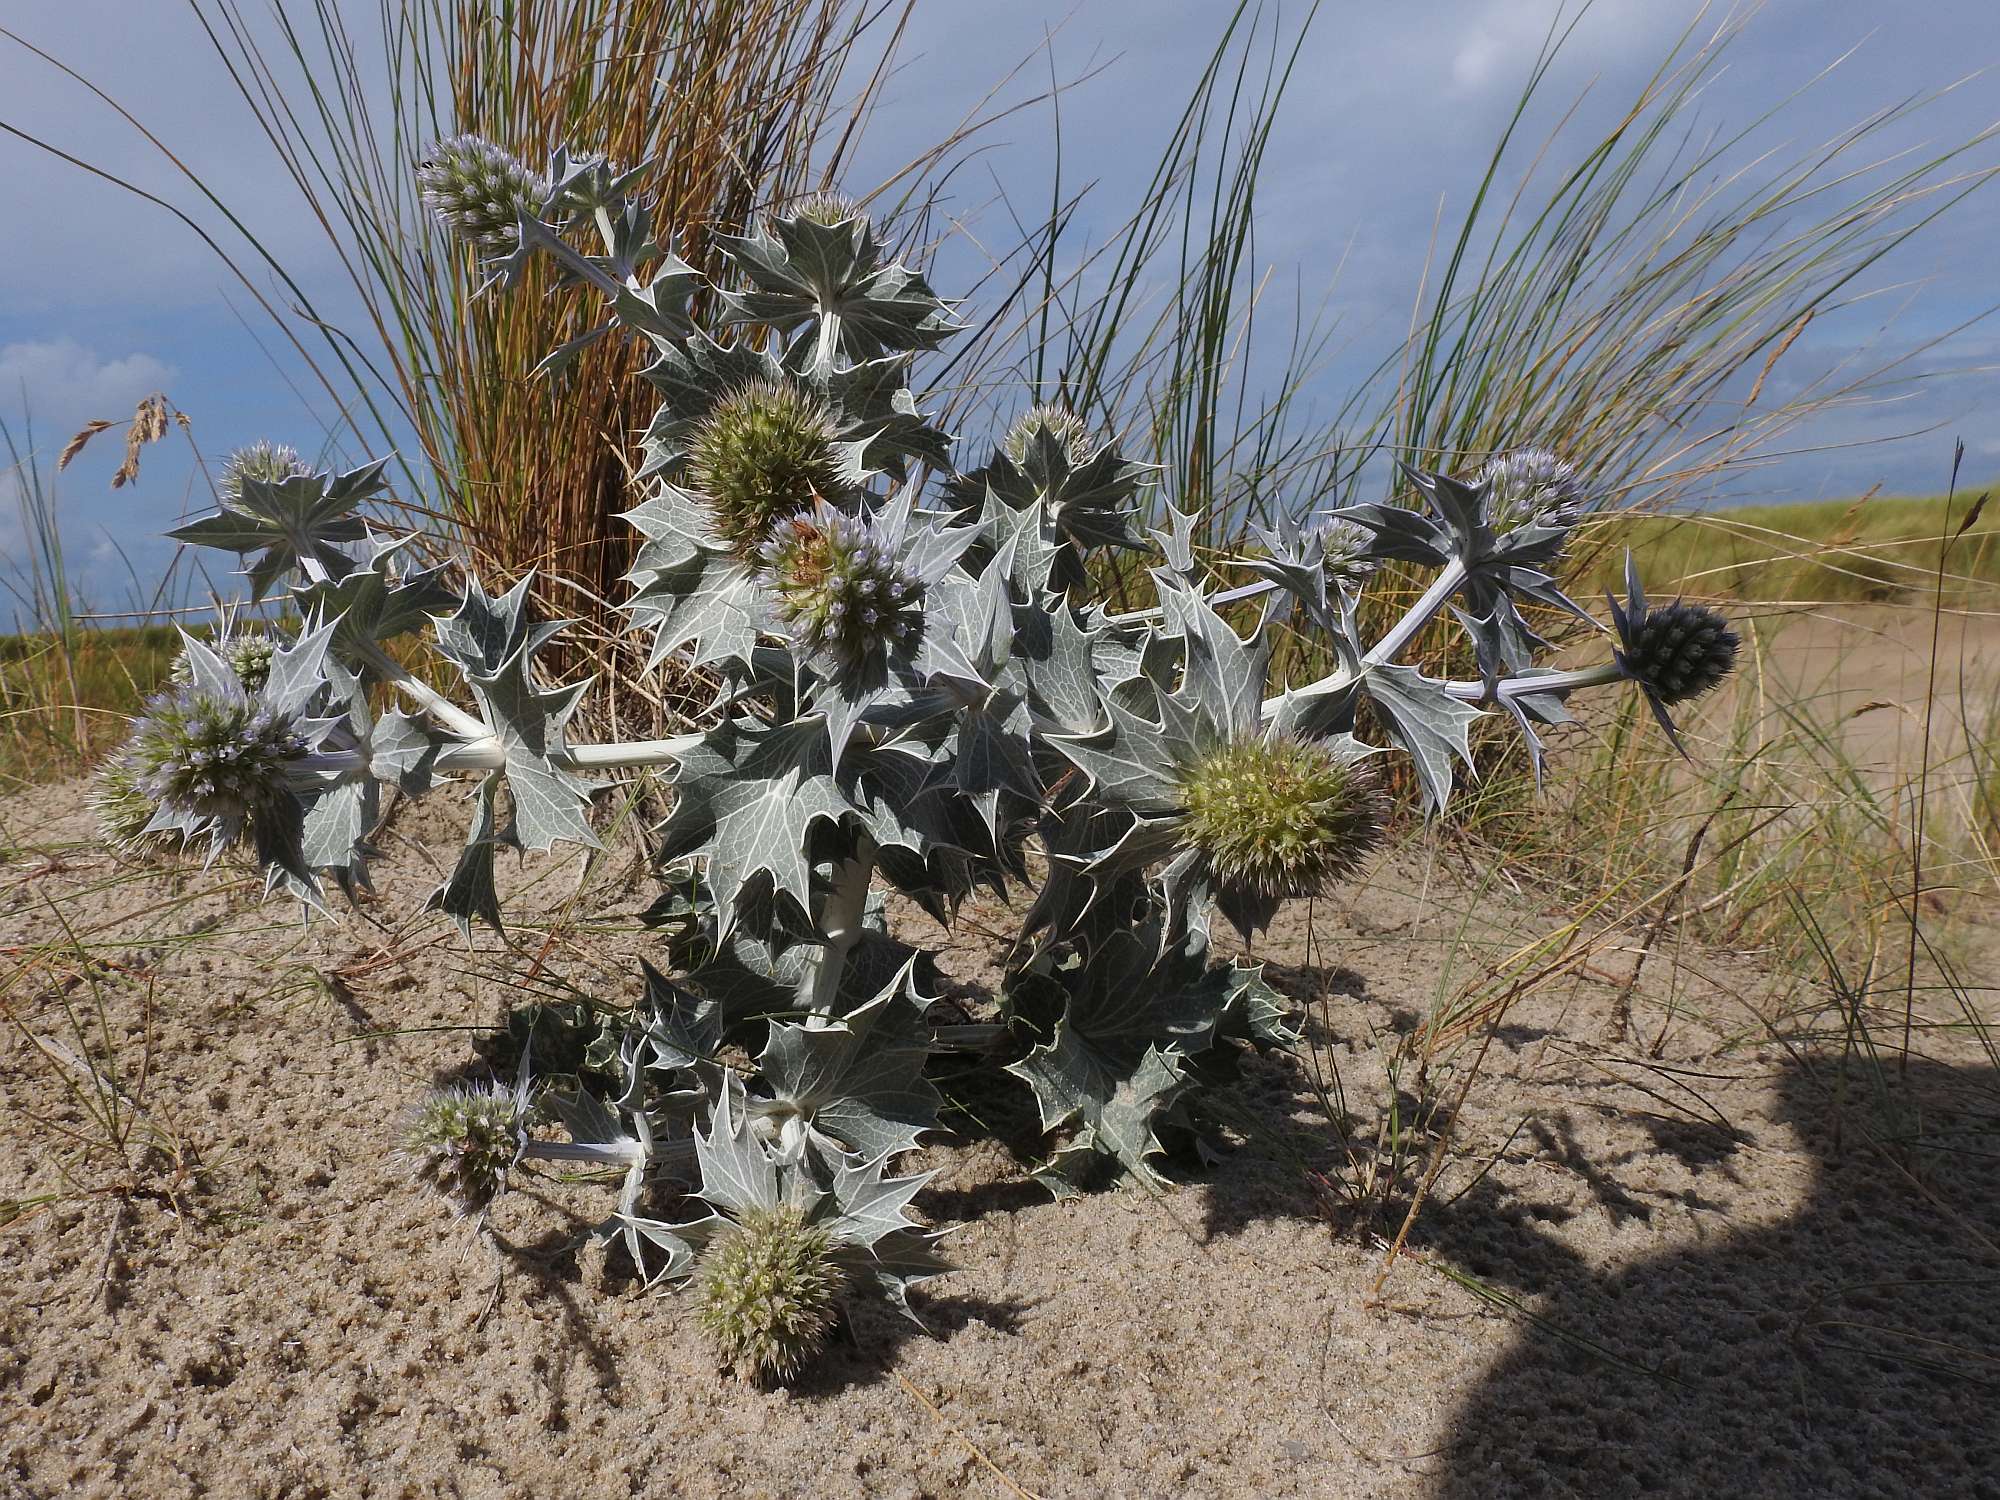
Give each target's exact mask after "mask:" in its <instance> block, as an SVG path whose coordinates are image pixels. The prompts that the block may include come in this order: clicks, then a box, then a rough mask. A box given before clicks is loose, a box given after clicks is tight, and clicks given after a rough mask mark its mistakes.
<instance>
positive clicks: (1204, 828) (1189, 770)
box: [1178, 736, 1384, 903]
mask: <svg viewBox="0 0 2000 1500" xmlns="http://www.w3.org/2000/svg"><path fill="white" fill-rule="evenodd" d="M1178 780H1179V783H1180V793H1181V824H1180V843H1181V846H1182V847H1183V848H1184V849H1190V850H1194V851H1196V852H1198V853H1199V854H1200V855H1201V856H1202V857H1203V858H1204V859H1205V860H1206V862H1207V865H1208V869H1209V872H1210V875H1211V878H1212V879H1213V880H1214V882H1215V884H1216V885H1217V886H1219V887H1221V888H1223V889H1224V890H1227V891H1235V892H1239V893H1241V894H1242V895H1244V896H1246V897H1248V898H1250V899H1251V900H1253V901H1257V902H1260V903H1261V902H1269V901H1281V900H1286V899H1288V898H1290V897H1294V896H1310V895H1315V894H1318V893H1319V892H1321V891H1324V890H1325V889H1326V888H1327V887H1328V886H1330V885H1332V884H1333V883H1335V882H1336V881H1339V880H1341V879H1343V878H1345V877H1346V876H1348V875H1351V874H1353V873H1354V871H1355V869H1356V868H1358V867H1359V865H1360V864H1361V861H1362V860H1363V859H1364V858H1365V857H1366V856H1367V854H1368V853H1369V851H1370V850H1372V849H1373V848H1374V847H1375V845H1376V844H1377V843H1378V842H1379V841H1380V840H1381V837H1382V820H1383V813H1384V805H1383V800H1382V795H1381V792H1380V790H1379V789H1378V788H1377V786H1376V782H1375V778H1374V776H1373V774H1372V773H1371V772H1370V771H1369V769H1368V768H1367V767H1366V766H1365V765H1364V764H1363V763H1361V762H1360V761H1357V760H1353V759H1350V758H1346V757H1343V756H1341V755H1340V754H1338V753H1337V752H1336V751H1335V750H1333V749H1332V748H1331V747H1329V746H1326V745H1323V744H1318V743H1314V742H1312V741H1308V740H1298V739H1290V738H1287V737H1284V736H1278V737H1274V738H1268V739H1267V738H1262V737H1245V738H1239V739H1235V740H1229V741H1224V742H1222V743H1221V744H1218V745H1217V746H1216V747H1215V748H1213V749H1212V750H1209V751H1207V752H1205V753H1203V754H1201V755H1199V756H1197V757H1195V758H1194V759H1192V760H1190V761H1189V762H1188V763H1187V764H1185V765H1184V766H1182V767H1181V768H1180V769H1179V772H1178Z"/></svg>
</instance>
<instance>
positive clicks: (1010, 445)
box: [1000, 402, 1098, 467]
mask: <svg viewBox="0 0 2000 1500" xmlns="http://www.w3.org/2000/svg"><path fill="white" fill-rule="evenodd" d="M1044 433H1046V434H1047V435H1048V436H1049V437H1051V438H1053V439H1055V442H1056V446H1057V447H1058V448H1060V449H1061V450H1062V452H1063V455H1064V456H1065V457H1066V458H1067V459H1068V460H1069V462H1070V464H1071V466H1072V467H1076V466H1080V465H1082V464H1085V463H1088V462H1089V461H1090V456H1091V455H1092V454H1093V453H1095V452H1096V451H1097V448H1098V444H1097V443H1096V442H1095V441H1094V440H1093V439H1092V437H1091V434H1090V426H1089V424H1088V423H1086V422H1085V421H1084V420H1083V418H1082V417H1079V416H1078V415H1077V414H1076V413H1075V412H1073V411H1071V410H1070V409H1069V408H1068V407H1066V406H1063V405H1061V404H1059V403H1056V402H1048V403H1045V404H1043V405H1041V406H1035V407H1030V408H1029V409H1028V410H1027V411H1025V412H1023V413H1022V414H1021V415H1020V416H1019V417H1017V418H1015V420H1014V425H1013V426H1012V427H1009V428H1008V429H1007V435H1006V436H1005V437H1004V438H1002V439H1001V440H1000V451H1001V452H1002V453H1004V454H1006V455H1007V456H1008V457H1009V458H1011V459H1012V460H1013V461H1014V462H1015V463H1016V464H1025V463H1026V462H1027V461H1028V454H1029V452H1030V450H1031V449H1032V447H1033V445H1034V444H1035V442H1036V441H1037V439H1038V438H1040V437H1041V435H1042V434H1044Z"/></svg>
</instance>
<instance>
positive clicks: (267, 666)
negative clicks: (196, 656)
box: [168, 633, 278, 693]
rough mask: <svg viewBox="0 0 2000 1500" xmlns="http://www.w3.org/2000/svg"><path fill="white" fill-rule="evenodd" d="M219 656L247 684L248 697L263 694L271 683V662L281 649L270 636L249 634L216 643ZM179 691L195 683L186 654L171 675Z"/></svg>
mask: <svg viewBox="0 0 2000 1500" xmlns="http://www.w3.org/2000/svg"><path fill="white" fill-rule="evenodd" d="M215 652H216V655H218V656H220V657H221V658H222V659H223V660H224V661H226V662H228V663H229V669H230V670H231V671H232V672H234V673H235V674H236V680H237V681H238V682H240V683H242V684H243V690H244V691H245V692H247V693H261V692H262V691H263V690H264V684H265V683H267V682H269V681H270V680H271V659H272V658H273V657H274V656H276V655H277V653H278V648H277V646H276V645H275V644H274V643H273V642H272V640H271V638H270V637H269V636H268V635H262V634H256V633H251V634H245V635H231V636H224V637H223V638H222V640H220V641H219V642H217V643H216V647H215ZM168 675H169V677H170V678H171V680H172V681H173V684H174V685H175V686H176V687H188V686H191V685H192V684H193V682H194V663H193V662H191V661H189V660H188V654H187V652H185V651H183V652H182V653H181V654H180V655H179V656H176V657H175V658H174V665H173V669H172V671H171V672H170V673H169V674H168Z"/></svg>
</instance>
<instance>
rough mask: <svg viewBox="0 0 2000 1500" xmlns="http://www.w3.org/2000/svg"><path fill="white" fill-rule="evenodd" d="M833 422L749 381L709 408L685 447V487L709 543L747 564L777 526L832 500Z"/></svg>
mask: <svg viewBox="0 0 2000 1500" xmlns="http://www.w3.org/2000/svg"><path fill="white" fill-rule="evenodd" d="M834 444H835V434H834V426H833V418H832V416H831V414H830V413H829V412H828V411H827V409H826V407H825V406H824V405H822V404H821V403H820V402H819V401H818V400H816V399H814V398H813V397H812V396H810V395H808V394H807V393H806V392H805V391H803V390H800V389H799V388H798V387H797V386H795V385H791V384H789V383H787V382H781V381H757V382H754V383H752V384H750V385H747V386H744V387H743V388H742V389H740V390H738V391H736V392H734V393H733V394H731V395H729V396H726V397H724V398H723V399H722V400H721V401H719V402H717V403H716V406H715V409H714V410H713V411H711V412H710V413H709V414H708V416H707V417H706V418H705V419H704V420H703V421H702V423H701V425H700V426H699V427H698V428H696V429H695V432H694V436H693V439H692V441H691V442H690V444H689V447H688V483H689V486H690V487H691V488H692V489H693V490H694V491H695V492H696V493H697V494H699V495H700V496H701V498H702V499H703V500H704V501H705V502H706V503H707V505H708V509H709V513H710V517H711V520H712V523H713V525H714V528H715V532H716V535H717V536H718V537H720V538H721V539H722V540H723V541H724V542H726V543H728V545H729V548H730V550H731V551H733V552H734V553H735V554H736V555H737V556H738V557H741V558H745V559H747V558H749V557H751V556H752V555H753V554H754V553H755V552H756V551H757V549H758V548H759V547H760V546H762V545H763V543H764V541H765V540H766V538H768V537H769V536H770V535H771V533H772V530H773V529H774V528H775V527H776V526H778V524H779V523H780V522H783V521H788V520H790V519H791V518H792V517H794V516H797V515H800V514H802V513H803V512H805V511H808V510H810V509H812V507H813V506H814V505H815V504H816V503H817V502H818V501H819V500H821V499H822V498H828V497H831V496H834V495H837V494H839V493H840V491H841V490H842V488H843V485H842V482H841V466H840V459H839V455H838V454H837V452H836V451H835V446H834Z"/></svg>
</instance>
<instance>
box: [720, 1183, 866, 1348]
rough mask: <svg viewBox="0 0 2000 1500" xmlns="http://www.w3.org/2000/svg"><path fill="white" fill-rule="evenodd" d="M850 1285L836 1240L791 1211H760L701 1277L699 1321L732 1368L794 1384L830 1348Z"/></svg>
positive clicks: (747, 1218)
mask: <svg viewBox="0 0 2000 1500" xmlns="http://www.w3.org/2000/svg"><path fill="white" fill-rule="evenodd" d="M844 1284H845V1278H844V1277H843V1275H842V1274H841V1270H840V1267H839V1266H838V1265H836V1264H835V1263H834V1260H833V1237H832V1236H831V1235H830V1234H829V1233H828V1232H827V1231H826V1230H825V1229H824V1228H822V1227H820V1226H819V1225H816V1224H813V1223H810V1222H808V1220H807V1219H806V1216H805V1215H804V1213H802V1212H801V1211H800V1210H799V1209H797V1208H794V1207H791V1206H790V1205H786V1206H783V1207H780V1208H775V1209H757V1210H753V1211H751V1212H748V1213H746V1214H744V1215H743V1218H742V1220H741V1221H740V1222H739V1223H738V1224H737V1225H736V1226H735V1227H734V1228H733V1229H731V1230H729V1231H727V1232H726V1233H724V1234H723V1235H722V1236H721V1238H719V1239H717V1240H716V1241H715V1243H714V1244H712V1245H711V1246H710V1247H709V1248H708V1249H707V1250H706V1251H705V1252H704V1253H703V1255H702V1258H701V1264H700V1265H699V1266H698V1267H697V1268H696V1270H695V1317H696V1319H697V1321H699V1322H700V1324H701V1326H702V1329H703V1330H704V1331H705V1332H706V1333H707V1334H708V1336H709V1337H710V1338H711V1339H713V1340H714V1341H715V1346H716V1351H717V1352H718V1353H719V1354H720V1355H721V1356H722V1358H723V1359H724V1361H725V1362H727V1363H730V1364H733V1365H736V1366H737V1367H738V1368H739V1369H743V1370H745V1371H746V1372H747V1373H749V1374H752V1375H754V1376H756V1377H758V1378H760V1379H770V1378H775V1379H778V1380H789V1379H791V1378H792V1377H793V1376H794V1375H796V1374H798V1372H799V1371H800V1370H801V1369H803V1368H804V1367H805V1365H806V1363H807V1362H808V1361H809V1360H811V1359H812V1357H813V1356H814V1355H816V1354H818V1353H819V1351H820V1348H821V1346H822V1345H824V1344H825V1343H826V1336H827V1335H828V1334H829V1333H831V1332H832V1331H833V1326H834V1323H835V1321H836V1319H837V1317H838V1314H839V1303H840V1293H841V1290H842V1288H843V1286H844Z"/></svg>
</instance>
